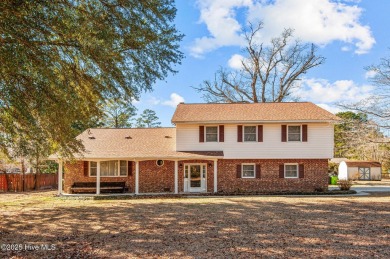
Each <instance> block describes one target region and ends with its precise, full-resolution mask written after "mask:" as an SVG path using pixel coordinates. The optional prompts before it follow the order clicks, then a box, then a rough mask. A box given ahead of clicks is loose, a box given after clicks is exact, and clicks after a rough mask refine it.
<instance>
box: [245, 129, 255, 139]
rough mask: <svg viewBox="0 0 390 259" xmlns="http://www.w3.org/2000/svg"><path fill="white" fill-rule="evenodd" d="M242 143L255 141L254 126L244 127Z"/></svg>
mask: <svg viewBox="0 0 390 259" xmlns="http://www.w3.org/2000/svg"><path fill="white" fill-rule="evenodd" d="M244 141H245V142H252V141H256V126H244Z"/></svg>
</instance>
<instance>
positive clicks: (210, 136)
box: [206, 134, 218, 142]
mask: <svg viewBox="0 0 390 259" xmlns="http://www.w3.org/2000/svg"><path fill="white" fill-rule="evenodd" d="M217 139H218V135H217V134H206V142H217Z"/></svg>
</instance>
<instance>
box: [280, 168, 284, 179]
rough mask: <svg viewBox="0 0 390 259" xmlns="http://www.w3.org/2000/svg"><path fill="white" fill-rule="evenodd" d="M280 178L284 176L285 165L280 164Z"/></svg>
mask: <svg viewBox="0 0 390 259" xmlns="http://www.w3.org/2000/svg"><path fill="white" fill-rule="evenodd" d="M279 178H284V165H279Z"/></svg>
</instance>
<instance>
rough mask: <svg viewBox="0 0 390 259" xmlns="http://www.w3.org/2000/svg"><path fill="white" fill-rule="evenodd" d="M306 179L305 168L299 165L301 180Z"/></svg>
mask: <svg viewBox="0 0 390 259" xmlns="http://www.w3.org/2000/svg"><path fill="white" fill-rule="evenodd" d="M304 177H305V166H304V165H299V178H304Z"/></svg>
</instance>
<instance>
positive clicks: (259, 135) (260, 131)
mask: <svg viewBox="0 0 390 259" xmlns="http://www.w3.org/2000/svg"><path fill="white" fill-rule="evenodd" d="M257 141H258V142H263V125H258V126H257Z"/></svg>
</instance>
